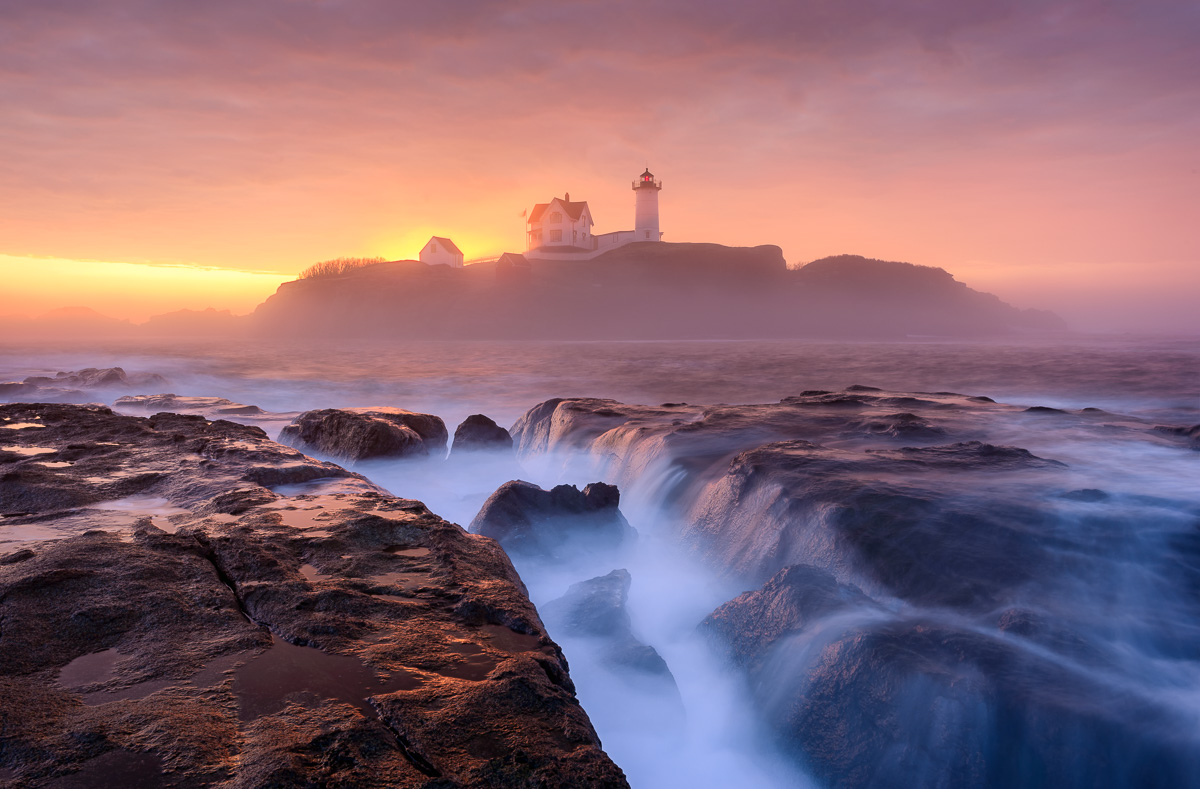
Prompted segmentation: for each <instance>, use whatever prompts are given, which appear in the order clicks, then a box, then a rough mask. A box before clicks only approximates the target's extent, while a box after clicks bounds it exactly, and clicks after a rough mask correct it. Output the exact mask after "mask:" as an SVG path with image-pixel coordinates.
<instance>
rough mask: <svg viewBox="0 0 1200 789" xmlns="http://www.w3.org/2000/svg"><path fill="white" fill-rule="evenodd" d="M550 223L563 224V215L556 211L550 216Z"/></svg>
mask: <svg viewBox="0 0 1200 789" xmlns="http://www.w3.org/2000/svg"><path fill="white" fill-rule="evenodd" d="M550 221H551V222H561V221H562V214H560V213H559V212H558V211H555V212H554V213H553V214H551V215H550Z"/></svg>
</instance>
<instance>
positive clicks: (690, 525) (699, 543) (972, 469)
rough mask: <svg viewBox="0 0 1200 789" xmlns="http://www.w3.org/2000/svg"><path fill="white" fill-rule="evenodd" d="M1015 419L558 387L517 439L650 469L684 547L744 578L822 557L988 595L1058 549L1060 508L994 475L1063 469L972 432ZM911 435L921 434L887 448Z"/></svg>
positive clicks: (626, 473) (879, 405) (990, 412)
mask: <svg viewBox="0 0 1200 789" xmlns="http://www.w3.org/2000/svg"><path fill="white" fill-rule="evenodd" d="M900 404H903V405H904V408H905V409H906V410H904V411H902V412H897V411H896V410H895V408H896V406H897V405H900ZM1045 418H1046V419H1047V420H1051V419H1054V420H1062V421H1063V422H1066V423H1070V424H1073V425H1074V424H1075V423H1077V422H1078V421H1079V420H1080V417H1078V416H1076V415H1071V414H1060V415H1053V416H1051V415H1047V416H1046V417H1045ZM1005 419H1007V420H1011V421H1012V422H1014V423H1019V422H1022V421H1024V420H1023V418H1022V411H1021V409H1020V408H1017V407H1013V406H1007V405H998V404H995V403H981V402H978V401H976V400H974V399H972V398H969V397H967V396H964V395H960V394H953V393H942V394H907V393H895V392H883V391H871V389H870V387H862V386H858V387H855V390H854V391H845V392H834V393H828V392H818V391H812V392H805V393H803V394H801V395H796V396H792V397H787V398H784V399H783V400H782V401H781V402H780V403H777V404H763V405H733V406H727V405H716V406H689V407H686V408H673V409H664V408H662V407H658V406H640V405H624V404H622V403H616V402H614V401H611V400H583V399H580V400H550V401H547V402H546V403H543V404H541V405H539V406H536V407H535V408H533V409H531V410H530V411H529V412H528V413H527V414H525V416H523V417H522V418H521V419H520V420H518V422H517V424H516V425H515V426H514V429H513V437H514V440H515V441H516V442H517V445H518V451H519V453H520V454H523V455H524V454H530V453H535V452H537V453H540V452H556V451H563V450H574V451H584V452H590V453H592V454H594V455H595V456H597V457H598V458H602V459H603V462H604V463H605V464H606V466H607V467H608V468H612V469H613V473H615V474H616V479H617V480H618V481H619V482H621V483H622V484H624V483H626V482H630V483H632V482H635V481H637V480H639V479H645V478H646V476H647V471H648V470H649V471H652V474H650V476H653V477H654V478H658V479H662V480H664V481H665V482H664V487H663V489H662V490H659V491H656V495H657V496H658V497H659V499H660V500H661V501H663V502H664V504H665V505H666V506H668V507H677V508H678V509H677V512H678V515H679V517H680V519H681V521H682V523H683V526H682V530H681V536H682V538H683V540H684V542H685V544H687V545H688V546H689V547H690V548H692V549H694V550H695V551H696V552H697V553H698V555H700V556H702V557H704V558H705V559H707V560H708V562H709V563H710V564H711V566H713V567H714V568H715V569H716V570H717V571H718V572H721V573H723V574H726V575H729V576H731V577H733V578H736V579H739V580H741V581H742V582H744V583H747V584H753V585H757V584H761V583H764V582H766V580H767V579H769V578H770V577H771V576H773V575H774V574H775V573H777V572H779V571H780V570H782V569H783V568H785V567H788V566H790V565H795V564H812V565H816V566H820V567H822V568H825V569H827V570H829V571H831V572H833V573H834V575H835V576H836V577H837V579H838V580H839V581H840V582H842V583H849V584H852V585H855V586H859V587H861V588H863V589H864V590H865V591H867V592H869V593H871V594H875V593H887V594H895V595H899V596H901V597H904V598H905V599H908V600H911V601H913V602H935V601H936V602H937V603H938V604H953V605H980V606H984V607H988V606H993V605H995V604H996V603H997V602H1000V601H1002V600H1003V599H1004V597H1005V595H1006V594H1008V593H1009V592H1010V591H1011V590H1014V589H1017V588H1019V587H1020V586H1021V585H1022V584H1024V583H1026V582H1027V581H1028V580H1029V579H1030V578H1031V577H1032V576H1033V575H1034V574H1035V573H1036V572H1037V570H1038V568H1039V567H1042V566H1046V565H1047V563H1049V562H1051V561H1053V558H1052V557H1050V556H1047V555H1046V554H1045V551H1044V550H1043V548H1042V546H1041V545H1040V541H1039V537H1038V534H1039V528H1041V527H1042V526H1043V525H1044V524H1045V523H1047V521H1048V519H1049V518H1050V517H1051V516H1050V515H1049V514H1047V513H1046V512H1044V511H1042V509H1041V508H1039V507H1038V506H1036V505H1035V504H1034V503H1033V502H1031V501H1030V500H1029V499H1028V497H1026V496H1024V495H1016V496H1013V497H1012V498H1011V499H1005V500H1002V501H996V499H995V494H994V490H995V487H996V486H995V482H996V481H999V480H1001V479H1002V480H1003V481H1004V484H1005V485H1006V486H1011V485H1013V484H1014V483H1018V482H1019V481H1020V480H1031V481H1032V480H1036V484H1038V485H1044V484H1045V482H1046V481H1048V480H1050V479H1051V477H1050V476H1048V474H1049V473H1052V472H1055V471H1057V470H1060V469H1063V468H1064V466H1063V465H1062V464H1061V463H1059V462H1057V461H1054V460H1051V459H1047V458H1040V457H1037V456H1035V455H1033V454H1032V453H1030V452H1028V451H1027V450H1025V449H1022V448H1020V447H1011V446H1004V445H1001V444H993V443H989V442H986V441H981V440H978V439H977V438H976V437H977V436H979V435H980V434H981V432H982V431H981V429H980V425H981V424H993V423H998V422H999V421H1001V420H1005ZM948 438H950V439H956V440H955V441H954V443H948V442H947V439H948ZM818 440H819V441H821V442H829V444H831V445H832V444H836V448H834V447H833V446H830V445H827V444H825V443H817V441H818ZM900 440H903V441H905V442H906V443H908V442H914V443H910V444H909V446H900V447H896V448H887V449H885V448H881V447H880V444H881V443H884V444H885V446H886V444H892V443H893V442H898V441H900ZM923 441H928V442H933V441H936V442H938V443H937V444H936V445H934V446H921V445H919V443H917V442H923ZM1014 489H1015V488H1014ZM1060 490H1061V488H1060ZM1055 492H1057V491H1055Z"/></svg>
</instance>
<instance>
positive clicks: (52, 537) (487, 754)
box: [0, 405, 626, 789]
mask: <svg viewBox="0 0 1200 789" xmlns="http://www.w3.org/2000/svg"><path fill="white" fill-rule="evenodd" d="M0 419H7V420H9V421H14V422H15V421H21V422H28V421H35V420H36V421H38V422H40V423H41V424H43V425H44V427H41V428H38V429H34V430H21V431H19V432H17V435H16V437H15V438H13V439H10V438H9V437H7V436H6V437H5V439H4V440H5V441H6V442H8V441H13V442H15V443H14V445H16V446H19V447H20V448H22V449H29V448H33V447H39V448H43V449H50V450H53V453H49V452H47V453H44V454H41V455H22V454H20V453H10V454H11V455H12V457H13V458H15V459H10V458H8V457H7V456H6V458H5V461H6V462H5V463H4V464H3V465H2V466H0V469H8V472H9V473H24V472H25V471H26V470H27V467H30V466H33V465H35V464H36V463H38V462H39V458H42V457H50V458H54V459H55V460H53V461H52V462H63V463H67V464H69V465H64V466H57V467H52V468H51V469H49V470H48V471H51V472H53V474H54V475H55V477H53V478H52V477H44V478H43V477H39V479H40V482H39V484H40V485H41V486H42V488H41V490H42V494H36V493H30V492H28V491H26V493H25V494H23V495H22V496H21V497H20V503H21V504H22V505H23V506H24V507H25V514H23V515H17V516H9V517H5V518H4V519H3V520H0V538H3V539H7V540H8V544H9V545H10V546H13V545H17V544H20V545H22V546H27V547H22V548H20V550H19V551H18V552H17V553H21V554H31V555H24V556H23V557H22V559H21V560H20V561H15V562H12V563H5V564H0V727H2V730H3V733H4V737H3V741H2V743H0V767H2V768H3V769H4V770H5V771H7V772H8V774H9V775H11V776H13V780H15V781H17V782H18V785H20V786H30V787H42V786H72V785H87V782H88V781H94V780H95V777H96V776H99V775H103V776H104V777H105V778H106V779H107V780H110V781H112V780H117V781H125V782H126V783H125V784H123V785H141V784H137V783H136V782H137V781H145V782H146V783H145V784H144V785H149V786H155V785H161V786H187V787H204V786H221V787H247V788H248V787H262V786H346V787H355V786H362V787H368V786H369V787H377V786H378V787H429V788H430V789H432V787H510V786H530V787H532V786H576V787H623V786H626V782H625V780H624V777H623V775H622V774H621V772H620V770H619V769H618V768H617V767H615V766H614V765H613V764H612V762H611V761H610V760H609V759H608V757H607V756H606V755H605V754H604V752H603V751H602V750H601V748H600V744H599V742H598V740H597V738H596V735H595V732H594V731H593V730H592V727H591V725H590V723H589V722H588V719H587V716H586V714H585V713H584V712H583V710H582V709H581V708H580V706H579V704H578V702H577V700H576V699H575V696H574V691H573V686H572V684H571V681H570V678H569V676H568V674H567V666H566V662H565V660H564V659H563V657H562V654H561V651H560V650H559V649H558V647H557V646H556V645H555V644H554V642H553V641H551V640H550V639H549V637H548V636H547V635H546V633H545V631H544V629H543V628H542V625H541V622H540V620H539V618H538V615H537V612H536V611H535V610H534V608H533V606H532V605H531V604H530V602H529V600H528V598H527V597H526V595H525V591H524V587H523V585H522V584H521V582H520V579H519V578H518V577H517V575H516V573H515V571H514V570H513V568H512V565H511V563H509V561H508V559H507V557H506V556H505V555H504V552H503V551H502V550H501V549H500V547H499V546H498V545H497V544H496V543H495V542H493V541H492V540H488V539H485V538H483V537H479V536H475V535H470V534H467V533H465V532H463V531H462V530H461V529H460V528H459V527H457V526H455V525H453V524H451V523H447V522H446V521H444V520H442V519H440V518H438V517H437V516H436V515H433V514H432V513H430V512H429V511H428V510H427V509H426V508H425V507H424V506H423V505H421V504H420V503H419V502H415V501H410V500H405V499H398V498H394V497H392V496H388V495H385V494H384V493H382V492H381V491H379V490H378V489H377V488H374V487H373V486H371V485H370V484H369V483H367V482H365V480H362V479H361V478H359V477H358V476H357V475H354V474H351V473H349V472H346V471H345V470H343V469H340V468H339V467H337V466H334V465H332V464H328V463H320V462H317V461H314V460H312V459H311V458H307V457H305V456H303V455H301V454H299V453H298V452H296V451H295V450H292V449H289V448H286V447H283V446H280V445H278V444H275V443H273V442H271V441H269V440H268V439H266V437H265V435H263V434H262V432H261V431H260V430H258V429H257V428H253V427H246V426H243V425H234V424H232V423H222V422H220V421H217V422H210V421H208V420H206V419H203V418H201V417H194V416H192V417H189V416H180V415H164V414H160V415H156V416H155V417H152V418H150V419H141V418H136V417H128V416H121V415H118V414H113V413H112V412H111V411H110V410H108V409H105V408H98V407H92V408H88V407H72V406H45V405H40V406H30V405H9V406H0ZM26 433H28V434H29V435H28V436H26ZM61 458H69V460H58V459H61ZM30 473H32V472H30ZM101 474H105V475H108V476H110V477H112V476H118V475H125V476H120V478H121V479H126V478H128V479H140V480H141V482H139V483H138V485H137V486H136V496H132V497H131V496H130V495H129V491H128V490H127V489H125V488H121V487H113V486H111V485H99V486H96V485H93V484H92V483H90V482H88V480H89V479H91V478H93V477H98V476H99V475H101ZM264 479H269V480H272V481H275V482H277V484H281V485H289V486H291V485H296V484H298V483H301V482H305V481H312V484H311V485H310V487H309V490H310V491H311V492H307V493H303V494H298V495H293V496H286V495H281V494H279V493H276V492H273V491H271V490H269V489H268V488H266V487H264V483H263V482H262V480H264ZM55 489H61V490H65V491H68V492H70V493H71V495H72V496H73V497H75V498H78V499H80V500H81V501H82V502H83V503H82V504H79V505H73V506H71V507H69V508H65V509H64V508H62V507H60V504H61V499H62V498H63V497H61V496H55V495H51V492H52V491H53V490H55ZM3 490H4V491H5V493H4V495H5V496H8V493H7V491H8V486H7V485H5V486H3ZM88 491H90V492H88ZM118 495H119V496H121V497H122V498H121V500H120V501H115V502H114V501H112V498H113V497H116V496H118ZM105 507H112V508H107V509H106V508H105ZM10 527H15V528H10ZM17 536H19V537H20V539H19V540H18V539H17ZM17 553H14V552H11V551H10V552H7V553H6V554H5V555H6V556H15V555H17ZM335 663H336V664H337V666H339V667H342V668H339V669H338V670H337V671H331V670H329V669H328V668H327V667H326V666H327V664H328V665H329V666H332V665H334V664H335ZM264 677H267V678H270V679H271V681H270V682H265V681H264V680H263V678H264ZM285 680H286V681H285ZM80 782H82V784H81V783H80Z"/></svg>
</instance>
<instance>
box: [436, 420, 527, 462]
mask: <svg viewBox="0 0 1200 789" xmlns="http://www.w3.org/2000/svg"><path fill="white" fill-rule="evenodd" d="M512 445H513V441H512V436H510V435H509V434H508V431H507V430H505V429H504V428H502V427H500V426H499V425H498V424H496V423H495V422H493V421H492V420H491V419H488V418H487V417H486V416H484V415H483V414H472V415H471V416H469V417H467V418H466V419H464V420H463V422H462V424H461V425H459V426H458V427H457V428H455V430H454V443H453V444H452V445H451V447H450V452H451V454H454V453H458V452H470V451H478V450H491V451H504V452H507V451H511V450H512Z"/></svg>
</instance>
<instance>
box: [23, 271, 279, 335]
mask: <svg viewBox="0 0 1200 789" xmlns="http://www.w3.org/2000/svg"><path fill="white" fill-rule="evenodd" d="M0 270H2V271H3V272H4V286H5V287H4V299H3V302H0V317H38V316H40V315H43V314H45V313H47V312H50V311H51V310H56V309H61V308H64V307H74V306H86V307H90V308H91V309H94V310H96V311H97V312H99V313H101V314H103V315H107V316H108V317H112V318H118V319H121V320H130V321H133V322H134V323H140V322H142V321H144V320H146V319H147V318H149V317H151V316H152V315H159V314H162V313H165V312H174V311H176V310H182V309H191V310H204V309H207V308H209V307H212V308H214V309H217V310H230V311H232V312H233V313H234V314H235V315H238V314H245V313H248V312H251V311H252V310H253V309H254V307H255V306H257V305H258V304H259V303H260V302H262V301H263V299H265V298H266V297H267V296H269V295H271V293H273V292H274V291H275V289H276V288H277V287H279V285H280V283H282V282H285V281H287V280H289V279H293V278H294V277H292V276H284V275H280V274H273V273H270V272H261V271H238V270H233V269H220V268H201V267H196V266H185V265H175V264H172V265H152V264H144V263H111V262H101V261H83V260H64V259H61V258H31V257H15V256H12V255H0Z"/></svg>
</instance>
